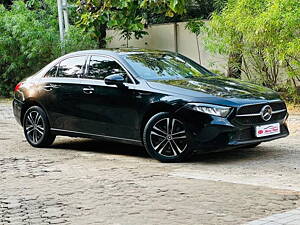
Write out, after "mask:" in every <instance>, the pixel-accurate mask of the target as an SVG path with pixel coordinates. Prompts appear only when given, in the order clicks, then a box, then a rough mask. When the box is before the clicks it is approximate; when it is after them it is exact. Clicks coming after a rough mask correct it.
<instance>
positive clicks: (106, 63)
mask: <svg viewBox="0 0 300 225" xmlns="http://www.w3.org/2000/svg"><path fill="white" fill-rule="evenodd" d="M112 74H121V75H123V76H124V78H125V80H126V79H127V74H126V71H125V70H124V69H123V68H122V67H121V66H120V64H119V63H117V62H116V61H115V60H113V59H111V58H108V57H104V56H92V57H91V59H90V63H89V66H88V74H86V75H85V78H88V79H96V80H104V78H105V77H107V76H109V75H112Z"/></svg>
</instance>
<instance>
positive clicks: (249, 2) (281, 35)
mask: <svg viewBox="0 0 300 225" xmlns="http://www.w3.org/2000/svg"><path fill="white" fill-rule="evenodd" d="M299 31H300V2H299V1H298V0H239V1H237V0H230V1H229V3H228V5H227V6H226V8H225V9H224V10H223V11H222V12H221V13H220V14H218V13H214V14H213V16H212V19H211V21H210V25H209V27H208V39H207V46H208V47H209V49H210V50H212V51H214V52H218V53H222V54H224V53H225V54H228V55H232V53H236V54H237V55H238V57H240V62H241V61H242V62H243V67H242V68H241V70H242V71H243V72H244V73H245V74H246V75H248V77H249V78H252V79H257V78H259V80H260V82H261V83H263V84H265V85H266V86H269V87H275V86H276V85H277V84H278V80H279V78H280V77H279V76H280V71H282V70H283V69H285V72H288V74H289V75H290V77H291V78H292V79H299V69H300V67H299V66H300V65H299V62H300V55H299V50H300V39H299ZM229 58H230V57H229ZM234 58H237V57H236V56H235V57H234ZM255 75H256V76H255Z"/></svg>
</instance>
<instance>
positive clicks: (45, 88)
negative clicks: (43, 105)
mask: <svg viewBox="0 0 300 225" xmlns="http://www.w3.org/2000/svg"><path fill="white" fill-rule="evenodd" d="M59 87H60V85H58V84H48V85H45V86H44V87H43V88H44V90H46V91H52V90H53V89H55V88H59Z"/></svg>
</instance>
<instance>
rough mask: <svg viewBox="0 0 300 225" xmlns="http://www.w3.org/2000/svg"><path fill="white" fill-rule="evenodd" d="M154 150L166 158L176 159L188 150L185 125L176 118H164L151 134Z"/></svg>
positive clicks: (156, 124)
mask: <svg viewBox="0 0 300 225" xmlns="http://www.w3.org/2000/svg"><path fill="white" fill-rule="evenodd" d="M150 142H151V145H152V147H153V149H154V150H155V151H156V152H157V153H158V154H160V155H162V156H165V157H176V156H178V155H179V154H181V153H183V152H184V151H185V150H186V148H187V134H186V129H185V127H184V126H183V123H182V122H181V121H180V120H178V119H175V118H169V117H167V118H163V119H161V120H159V121H158V122H156V123H155V125H154V126H153V127H152V130H151V132H150Z"/></svg>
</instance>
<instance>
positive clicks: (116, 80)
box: [104, 74, 125, 86]
mask: <svg viewBox="0 0 300 225" xmlns="http://www.w3.org/2000/svg"><path fill="white" fill-rule="evenodd" d="M124 81H125V79H124V77H123V76H122V75H120V74H113V75H109V76H107V77H105V78H104V82H105V84H107V85H117V86H119V85H122V84H123V83H124Z"/></svg>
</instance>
